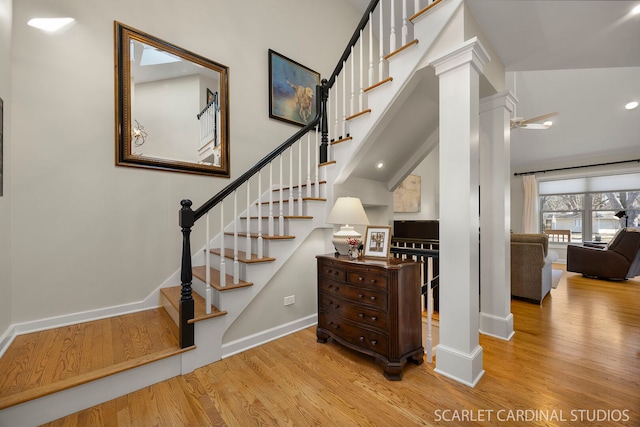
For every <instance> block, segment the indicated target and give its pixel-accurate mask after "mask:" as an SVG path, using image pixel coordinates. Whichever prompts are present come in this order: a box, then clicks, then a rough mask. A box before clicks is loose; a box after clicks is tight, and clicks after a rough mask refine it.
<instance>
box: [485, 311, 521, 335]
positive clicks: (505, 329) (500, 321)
mask: <svg viewBox="0 0 640 427" xmlns="http://www.w3.org/2000/svg"><path fill="white" fill-rule="evenodd" d="M480 333H481V334H483V335H488V336H490V337H494V338H498V339H501V340H505V341H510V340H511V338H513V336H514V335H515V331H514V330H513V314H512V313H509V315H508V316H507V317H504V318H503V317H499V316H494V315H493V314H488V313H480Z"/></svg>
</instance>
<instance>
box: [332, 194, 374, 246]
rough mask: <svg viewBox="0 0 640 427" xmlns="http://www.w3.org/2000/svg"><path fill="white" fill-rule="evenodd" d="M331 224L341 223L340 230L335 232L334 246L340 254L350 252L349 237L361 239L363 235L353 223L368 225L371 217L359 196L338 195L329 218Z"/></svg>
mask: <svg viewBox="0 0 640 427" xmlns="http://www.w3.org/2000/svg"><path fill="white" fill-rule="evenodd" d="M327 222H328V223H329V224H341V227H340V230H339V231H337V232H335V233H334V234H333V239H332V242H333V246H334V247H335V248H336V251H337V252H338V253H339V254H340V255H348V254H349V244H348V243H347V239H348V238H357V239H358V240H361V237H362V235H361V234H360V233H358V232H357V231H355V230H354V229H353V225H368V224H369V218H367V214H366V213H365V211H364V208H363V207H362V203H361V202H360V199H358V198H357V197H338V199H337V200H336V203H335V204H334V205H333V208H332V209H331V213H329V217H328V218H327Z"/></svg>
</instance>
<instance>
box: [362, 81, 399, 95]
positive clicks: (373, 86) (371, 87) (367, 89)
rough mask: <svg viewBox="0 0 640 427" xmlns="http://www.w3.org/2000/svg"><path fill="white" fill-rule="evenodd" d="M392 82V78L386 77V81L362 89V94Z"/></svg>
mask: <svg viewBox="0 0 640 427" xmlns="http://www.w3.org/2000/svg"><path fill="white" fill-rule="evenodd" d="M392 81H393V77H387V78H386V79H384V80H381V81H379V82H378V83H376V84H374V85H371V86H369V87H368V88H366V89H364V91H363V92H364V93H367V92H369V91H372V90H373V89H375V88H377V87H380V86H382V85H384V84H385V83H389V82H392Z"/></svg>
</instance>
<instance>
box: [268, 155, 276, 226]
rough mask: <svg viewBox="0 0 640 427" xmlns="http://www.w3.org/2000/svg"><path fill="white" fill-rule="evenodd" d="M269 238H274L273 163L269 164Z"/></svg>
mask: <svg viewBox="0 0 640 427" xmlns="http://www.w3.org/2000/svg"><path fill="white" fill-rule="evenodd" d="M268 222H269V225H268V226H269V230H268V232H269V234H268V235H269V236H274V235H275V234H274V233H275V231H274V230H273V162H269V219H268Z"/></svg>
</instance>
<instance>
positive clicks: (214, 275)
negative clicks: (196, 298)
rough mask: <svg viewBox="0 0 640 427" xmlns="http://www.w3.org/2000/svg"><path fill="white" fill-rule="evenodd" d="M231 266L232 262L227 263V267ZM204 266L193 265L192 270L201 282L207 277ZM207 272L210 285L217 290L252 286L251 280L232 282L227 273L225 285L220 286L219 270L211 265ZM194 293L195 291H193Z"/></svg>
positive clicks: (231, 277) (230, 276)
mask: <svg viewBox="0 0 640 427" xmlns="http://www.w3.org/2000/svg"><path fill="white" fill-rule="evenodd" d="M229 266H231V268H233V264H231V263H227V267H229ZM205 269H206V267H205V266H204V265H199V266H197V267H193V268H192V271H193V275H194V276H195V277H197V278H198V279H200V280H202V281H203V282H206V280H207V277H206V273H205V272H206V270H205ZM209 270H210V271H209V274H210V279H211V287H212V288H215V289H216V290H218V291H230V290H232V289H238V288H245V287H247V286H253V283H251V282H245V281H244V280H240V281H239V283H238V284H234V283H233V276H232V275H230V274H227V275H226V277H225V286H221V285H220V270H216V269H215V268H213V267H211V268H210V269H209ZM194 294H195V292H194ZM224 313H225V314H226V312H224Z"/></svg>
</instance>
